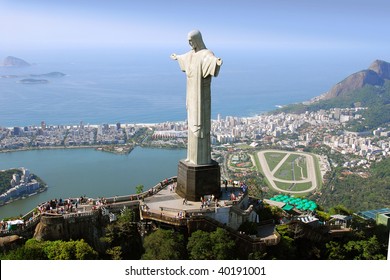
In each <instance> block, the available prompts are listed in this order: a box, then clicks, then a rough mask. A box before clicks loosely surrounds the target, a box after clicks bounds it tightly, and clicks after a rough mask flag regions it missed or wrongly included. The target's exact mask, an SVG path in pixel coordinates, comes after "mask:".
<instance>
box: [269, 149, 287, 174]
mask: <svg viewBox="0 0 390 280" xmlns="http://www.w3.org/2000/svg"><path fill="white" fill-rule="evenodd" d="M285 156H286V154H285V153H284V152H281V153H274V152H269V153H264V157H265V159H266V160H267V164H268V166H269V170H271V171H272V170H274V169H275V167H276V165H278V163H279V162H280V161H281V160H282V159H283V158H284V157H285Z"/></svg>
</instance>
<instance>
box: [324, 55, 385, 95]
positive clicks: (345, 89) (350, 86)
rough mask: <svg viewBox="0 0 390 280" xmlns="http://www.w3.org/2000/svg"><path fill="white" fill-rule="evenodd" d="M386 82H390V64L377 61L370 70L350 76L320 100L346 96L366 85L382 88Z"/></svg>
mask: <svg viewBox="0 0 390 280" xmlns="http://www.w3.org/2000/svg"><path fill="white" fill-rule="evenodd" d="M385 80H390V63H388V62H386V61H384V60H379V59H377V60H375V61H374V62H373V63H371V65H370V66H369V68H368V69H364V70H361V71H358V72H356V73H354V74H351V75H349V76H348V77H346V78H345V79H344V80H342V81H341V82H339V83H337V84H335V85H334V86H333V87H332V88H331V89H330V90H329V91H328V92H327V93H325V94H324V95H322V96H321V97H319V98H318V99H319V100H329V99H332V98H336V97H339V96H345V95H347V94H349V93H350V92H352V91H354V90H357V89H361V88H363V87H364V86H365V85H371V86H380V87H381V86H383V85H384V83H385Z"/></svg>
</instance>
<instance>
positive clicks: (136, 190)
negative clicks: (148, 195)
mask: <svg viewBox="0 0 390 280" xmlns="http://www.w3.org/2000/svg"><path fill="white" fill-rule="evenodd" d="M143 191H144V185H138V186H136V187H135V193H136V194H140V193H143Z"/></svg>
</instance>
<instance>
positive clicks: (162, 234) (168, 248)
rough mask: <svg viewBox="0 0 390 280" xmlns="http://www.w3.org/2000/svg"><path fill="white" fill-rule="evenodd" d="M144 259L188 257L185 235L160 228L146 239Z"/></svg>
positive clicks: (178, 258)
mask: <svg viewBox="0 0 390 280" xmlns="http://www.w3.org/2000/svg"><path fill="white" fill-rule="evenodd" d="M144 248H145V254H144V255H143V256H142V259H144V260H180V259H185V258H186V247H185V243H184V236H183V235H182V234H180V233H178V232H175V231H173V230H165V229H158V230H156V231H155V232H153V233H151V234H150V235H148V236H146V237H145V239H144Z"/></svg>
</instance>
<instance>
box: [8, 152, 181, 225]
mask: <svg viewBox="0 0 390 280" xmlns="http://www.w3.org/2000/svg"><path fill="white" fill-rule="evenodd" d="M185 156H186V150H183V149H181V150H179V149H177V150H167V149H152V148H141V147H136V148H135V149H134V150H133V151H132V152H131V153H130V154H128V155H118V154H112V153H107V152H101V151H96V150H94V149H86V148H85V149H84V148H82V149H52V150H31V151H21V152H12V153H0V170H3V169H9V168H19V167H25V168H28V169H29V170H30V171H31V172H32V173H34V174H37V175H38V176H39V177H41V178H42V179H43V180H44V181H45V182H46V183H47V184H48V189H47V191H45V192H42V193H39V194H37V195H34V196H31V197H28V198H26V199H20V200H17V201H15V202H12V203H9V204H7V205H4V206H0V219H3V218H6V217H11V216H17V215H19V214H25V213H27V212H28V211H30V210H32V209H33V208H34V207H36V206H37V205H38V204H39V203H41V202H45V201H48V200H50V199H54V198H57V199H59V198H62V199H66V198H69V197H80V196H82V195H86V196H87V197H92V198H97V197H112V196H115V195H118V196H120V195H128V194H134V193H135V187H136V186H137V185H144V190H146V189H149V188H150V187H152V186H154V185H156V184H157V183H159V182H160V181H161V180H164V179H165V178H168V177H171V176H176V175H177V166H178V161H179V160H180V159H183V158H185Z"/></svg>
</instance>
